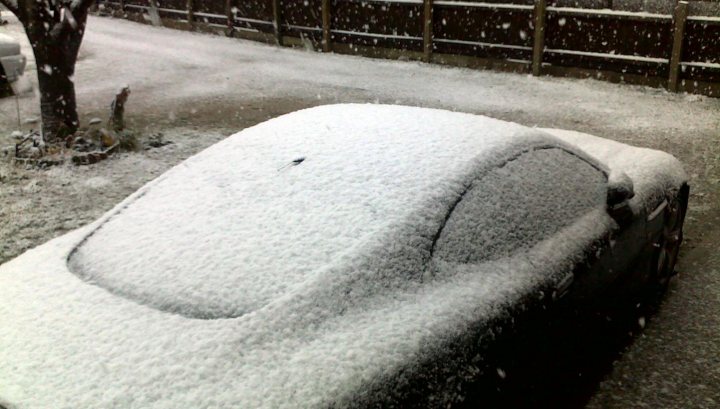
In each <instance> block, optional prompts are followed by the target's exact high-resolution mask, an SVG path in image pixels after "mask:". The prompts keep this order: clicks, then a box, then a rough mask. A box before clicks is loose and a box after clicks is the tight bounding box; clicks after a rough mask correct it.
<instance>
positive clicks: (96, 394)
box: [0, 105, 685, 408]
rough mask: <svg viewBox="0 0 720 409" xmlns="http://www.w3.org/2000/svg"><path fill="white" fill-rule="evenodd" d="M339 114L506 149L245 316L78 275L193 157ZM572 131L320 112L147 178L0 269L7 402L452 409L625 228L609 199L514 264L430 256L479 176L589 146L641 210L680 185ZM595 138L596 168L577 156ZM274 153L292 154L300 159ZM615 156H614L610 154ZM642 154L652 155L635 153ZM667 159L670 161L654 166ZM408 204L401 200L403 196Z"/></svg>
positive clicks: (657, 157) (472, 163)
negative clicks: (79, 253) (478, 133)
mask: <svg viewBox="0 0 720 409" xmlns="http://www.w3.org/2000/svg"><path fill="white" fill-rule="evenodd" d="M333 118H334V119H333ZM338 118H341V119H342V121H340V122H342V123H345V124H356V123H361V124H364V123H374V125H373V126H375V127H376V129H377V130H378V132H385V135H393V131H397V130H400V129H404V130H407V129H414V130H415V132H418V135H422V132H421V131H422V130H423V129H427V126H426V125H431V124H435V125H433V126H435V128H434V129H435V130H436V131H437V132H446V136H445V137H446V138H448V139H447V140H454V139H456V138H458V137H462V135H461V134H460V135H459V134H458V132H452V131H453V130H454V129H455V130H458V129H457V128H453V127H452V126H448V125H451V124H454V123H458V122H462V123H465V124H466V125H467V124H468V123H474V124H477V125H478V126H489V125H492V126H498V127H500V128H502V129H501V132H500V134H498V135H497V140H498V141H500V140H501V139H503V138H505V139H507V140H508V141H507V142H506V143H503V144H501V145H500V146H501V147H500V148H499V149H498V150H492V155H490V156H486V157H482V160H472V159H469V161H468V162H465V164H466V165H468V166H459V167H457V168H454V169H455V172H454V173H453V174H448V175H445V174H443V172H442V170H446V169H447V168H442V169H439V170H438V172H436V175H438V177H439V179H438V178H437V177H436V178H435V179H433V180H432V181H431V182H432V183H430V184H429V185H428V186H435V185H436V184H437V183H440V185H441V186H442V188H441V190H440V191H439V192H436V194H435V195H433V194H428V192H427V191H423V190H413V189H410V191H411V192H414V193H415V194H419V193H422V196H424V200H421V201H417V202H413V201H409V203H411V204H412V203H415V204H418V206H417V207H414V206H410V208H411V209H412V212H410V213H406V212H405V209H399V210H398V209H395V208H392V209H390V211H391V212H399V213H393V214H396V215H400V216H401V217H399V219H398V221H397V223H394V224H393V225H392V228H391V229H389V230H382V232H383V234H376V235H375V236H374V237H375V240H368V241H363V242H358V243H356V244H357V245H356V246H355V247H353V248H352V249H353V251H351V252H349V253H344V254H341V255H340V256H339V257H338V258H339V259H340V260H341V262H335V258H331V260H332V262H330V263H328V265H327V266H325V267H324V268H321V269H320V270H319V271H316V272H315V273H314V274H313V275H311V276H307V277H306V280H304V281H302V282H301V283H299V284H297V285H296V286H294V287H293V288H292V289H290V290H289V291H285V292H279V293H274V294H273V296H272V297H270V298H268V299H265V300H263V302H262V303H260V304H259V305H257V306H256V308H254V309H252V310H249V311H247V312H246V313H244V314H242V315H240V316H237V317H234V318H224V319H199V318H202V317H199V318H193V317H188V316H184V315H181V314H179V313H178V311H166V310H162V309H159V307H158V306H157V305H152V304H151V302H150V301H152V300H147V299H144V300H142V299H141V300H138V299H137V298H133V297H127V296H125V295H122V296H118V294H116V293H114V292H111V291H109V290H108V289H107V286H105V287H103V286H102V284H100V283H97V281H95V280H94V279H93V278H91V277H79V276H77V275H75V274H74V273H73V272H72V271H70V269H69V268H68V258H69V257H70V255H71V254H72V253H73V251H75V249H77V248H78V246H80V245H82V243H83V242H84V241H85V240H86V239H87V238H88V237H92V236H91V235H92V234H93V232H95V231H97V230H98V229H99V228H101V227H102V226H103V225H105V224H106V223H108V221H109V220H112V219H113V217H115V216H116V215H118V214H122V212H123V211H124V209H127V208H128V207H129V206H131V205H132V204H133V203H137V201H138V200H139V199H141V198H142V197H143V196H144V195H146V194H148V192H149V191H152V190H153V189H155V188H156V187H157V186H159V185H160V184H161V183H163V180H166V178H174V177H177V176H178V175H179V176H181V177H182V176H186V175H187V174H185V173H183V171H182V169H183V168H184V167H185V166H188V164H192V163H193V161H196V162H197V163H200V162H203V161H205V160H204V159H203V158H207V159H208V160H213V161H215V160H217V156H215V154H218V155H223V154H224V152H228V150H229V149H228V148H231V147H232V146H233V144H237V145H236V146H245V147H246V149H252V148H251V147H248V146H252V144H253V143H256V142H258V140H257V139H255V138H260V137H261V136H262V135H266V137H269V138H273V137H275V136H274V135H275V133H276V132H278V131H280V130H281V129H282V130H284V132H290V131H291V130H296V129H302V128H304V127H310V128H311V129H322V128H324V127H325V126H326V125H330V124H337V122H335V121H336V120H337V119H338ZM373 121H374V122H373ZM437 121H440V122H439V123H436V122H437ZM503 124H506V125H503ZM347 126H350V125H347ZM331 128H332V126H331ZM462 129H467V128H462ZM458 131H459V130H458ZM280 133H282V132H280ZM565 137H566V138H565V139H566V140H574V142H575V143H567V142H563V141H562V140H559V139H555V138H553V137H552V136H550V135H548V134H546V133H543V132H540V131H536V130H528V129H526V128H522V127H518V126H516V125H512V124H507V123H502V121H495V120H488V119H486V118H482V117H477V116H473V115H467V114H458V113H450V112H447V111H438V110H429V109H420V108H409V107H388V106H373V105H338V106H325V107H318V108H313V109H310V110H305V111H300V112H297V113H293V114H290V115H287V116H284V117H281V118H278V119H277V120H275V121H270V122H268V123H265V124H263V125H260V126H258V127H254V128H250V129H248V130H245V131H243V132H241V133H239V134H237V135H235V136H234V137H232V138H229V139H228V140H227V141H226V142H223V143H221V144H219V145H216V146H215V147H213V148H210V150H208V151H205V152H203V153H201V154H199V155H198V156H196V157H195V158H192V159H190V160H189V161H188V162H184V163H182V164H180V165H178V167H176V168H174V169H173V170H172V171H170V172H169V173H167V174H166V175H164V176H162V177H160V178H159V179H156V180H155V181H153V182H150V183H149V184H148V185H146V186H145V187H143V188H141V189H140V190H139V191H138V192H136V193H134V194H133V195H131V196H130V197H128V198H127V199H126V200H124V201H123V202H122V203H120V204H119V205H118V206H116V207H115V208H114V209H113V210H111V211H110V212H108V213H107V214H106V215H105V216H103V217H102V218H101V219H99V220H97V221H96V222H94V223H92V224H90V225H88V226H86V227H83V228H81V229H78V230H76V231H73V232H71V233H68V234H66V235H64V236H62V237H59V238H57V239H54V240H51V241H50V242H48V243H46V244H44V245H42V246H39V247H37V248H35V249H32V250H30V251H28V252H26V253H25V254H23V255H22V256H20V257H18V258H16V259H14V260H12V261H10V262H8V263H6V264H3V265H2V266H0V287H1V288H3V293H4V301H3V303H0V326H1V327H2V328H3V331H2V332H0V404H2V405H4V406H7V407H8V408H14V407H15V405H17V407H23V408H26V407H27V408H44V407H144V408H153V407H156V408H161V407H204V406H207V407H228V408H230V407H273V408H282V407H288V408H290V407H298V406H300V407H362V406H368V405H373V404H376V405H377V404H380V405H386V406H387V405H391V404H393V403H395V404H398V405H399V404H403V402H406V401H407V399H409V397H410V396H416V397H417V396H420V397H422V399H421V401H422V402H421V403H419V404H418V405H419V406H426V407H427V406H437V407H439V406H443V407H445V405H446V404H447V403H448V402H454V401H457V400H459V399H462V390H461V388H460V387H459V386H460V385H461V384H462V382H464V378H463V376H455V375H458V374H465V373H467V372H466V370H467V368H469V367H470V366H472V365H474V362H476V360H477V359H480V360H482V359H483V356H482V355H480V356H479V358H478V355H477V354H478V352H477V350H476V349H477V347H478V345H484V344H485V343H487V342H492V340H493V339H494V338H495V336H494V334H495V331H496V328H497V327H496V324H497V323H502V324H503V325H511V323H512V320H513V317H514V316H516V315H517V314H519V313H520V312H521V311H523V310H526V309H528V308H535V307H537V305H539V304H542V303H546V302H552V300H553V297H552V293H553V291H555V290H557V289H562V288H564V287H565V286H566V285H567V277H568V275H569V274H573V273H574V272H575V271H576V270H577V266H578V265H579V264H581V263H583V262H585V261H586V260H587V258H588V251H589V250H590V249H592V248H593V245H595V244H596V243H597V242H598V240H602V239H603V238H604V237H608V236H609V235H610V234H611V232H613V231H614V230H616V229H617V228H618V225H617V223H616V222H615V221H614V220H613V219H612V218H611V217H610V216H609V215H608V213H607V212H606V211H605V209H604V208H602V206H598V207H597V208H593V209H591V210H590V211H588V212H586V213H584V214H583V215H582V216H581V217H579V218H578V219H576V220H574V221H573V222H572V223H569V224H567V225H563V226H562V228H560V230H558V231H557V232H556V233H554V234H551V235H549V236H547V237H543V238H542V239H541V240H540V241H537V242H533V244H532V246H531V247H530V248H527V249H523V251H520V252H518V253H513V254H512V255H510V256H507V255H506V256H503V257H499V258H490V259H483V260H479V261H478V262H477V263H456V262H448V261H447V260H442V259H438V258H433V257H432V251H431V249H432V243H433V241H434V240H433V237H434V234H435V233H436V232H438V231H440V230H441V228H442V226H443V222H444V221H445V220H446V219H447V218H448V214H452V210H453V204H454V203H457V202H458V200H459V199H461V196H462V193H463V191H465V190H466V189H465V188H466V187H467V186H469V185H470V184H471V183H472V181H474V180H477V179H478V178H479V177H481V176H482V175H483V174H484V173H486V172H487V171H488V170H492V169H497V168H499V167H501V166H502V165H503V164H505V163H507V162H508V160H510V158H512V157H516V156H518V154H519V152H523V151H529V150H533V149H535V148H539V147H543V146H545V147H547V146H552V147H562V148H563V149H567V150H568V151H572V152H577V153H578V155H583V156H588V160H589V161H590V162H599V163H603V162H605V163H607V162H610V163H609V164H608V165H609V168H610V169H611V170H619V171H623V172H626V173H627V174H628V175H630V177H631V178H632V177H633V175H634V176H635V177H636V179H633V182H634V183H635V191H636V195H635V197H634V198H633V199H632V200H631V201H630V205H631V207H632V208H633V211H636V212H642V211H645V209H646V207H648V206H650V205H649V204H648V203H646V202H644V200H646V199H652V198H657V197H660V196H661V195H663V194H665V193H666V191H667V189H666V188H667V185H669V184H671V183H672V182H679V183H683V182H684V181H685V175H684V173H683V172H682V168H681V167H680V165H679V163H678V162H677V161H676V160H674V158H671V157H669V155H666V154H662V153H660V152H656V151H648V150H639V151H640V155H638V154H637V153H638V150H637V148H632V147H629V146H627V145H622V144H617V143H610V142H609V141H607V143H605V142H603V140H600V139H599V138H594V137H590V136H587V137H584V136H581V135H571V136H567V135H565ZM388 138H390V136H388ZM410 140H411V141H412V140H415V141H416V143H419V144H421V143H422V142H423V140H422V139H417V138H414V139H413V138H411V139H410ZM442 140H446V139H444V138H443V139H442ZM514 141H521V143H520V144H514ZM381 142H383V139H382V138H379V139H377V141H376V142H375V143H381ZM583 144H584V145H585V148H584V151H585V152H586V153H587V154H589V155H592V156H593V157H595V158H598V159H599V161H596V160H595V159H592V158H591V157H590V156H589V155H585V154H584V153H583V151H582V150H579V149H578V148H577V146H581V147H582V146H583ZM438 147H441V148H442V144H441V145H439V146H436V148H438ZM280 149H284V148H280ZM443 149H446V148H443ZM230 151H232V149H230ZM243 151H244V150H242V149H241V150H235V152H243ZM458 151H462V149H458ZM420 152H423V151H418V155H419V154H420ZM424 152H432V149H431V150H425V151H424ZM486 152H490V151H486ZM280 153H281V154H280V155H278V157H279V158H282V159H283V160H282V161H281V162H287V161H291V160H292V159H293V158H295V157H298V156H300V155H303V152H290V153H291V154H288V152H280ZM453 153H455V152H453ZM605 153H608V154H609V155H610V154H611V155H610V156H612V157H613V158H614V160H615V162H613V161H612V160H609V161H604V160H603V159H602V155H603V154H605ZM203 155H205V156H203ZM411 157H412V156H411ZM468 157H472V158H474V156H471V155H468ZM638 157H642V158H643V159H647V160H650V162H648V163H644V162H643V161H638V160H632V159H633V158H635V159H637V158H638ZM286 158H287V159H286ZM307 158H308V159H306V160H311V156H310V155H307ZM441 162H443V161H438V162H437V163H441ZM225 163H227V164H235V163H236V162H235V161H226V162H225ZM407 163H411V162H407ZM417 163H418V162H414V164H417ZM420 163H422V160H421V161H420ZM426 163H428V164H429V163H432V161H429V162H426ZM613 163H614V164H615V167H613V166H612V165H613ZM658 163H659V164H660V165H661V167H658V168H655V167H654V166H656V164H658ZM281 165H282V163H281ZM620 165H622V166H620ZM302 166H303V165H298V167H297V168H296V169H293V170H300V169H301V167H302ZM276 169H277V168H275V169H274V170H275V171H276V172H277V170H276ZM360 170H362V169H358V174H362V172H360ZM406 172H407V173H408V174H411V173H412V172H413V169H411V168H410V169H407V170H406ZM655 173H657V174H656V175H655V176H653V175H654V174H655ZM181 179H182V178H180V180H181ZM390 179H394V178H390ZM419 180H420V181H423V180H425V179H424V178H420V179H419ZM443 180H445V181H447V180H453V183H445V184H443V183H441V182H442V181H443ZM418 183H420V182H418ZM398 191H403V192H405V189H402V188H399V189H398ZM405 193H407V192H405ZM408 197H410V198H411V197H412V195H404V196H402V202H405V201H406V199H407V198H408ZM419 204H421V205H419ZM653 206H655V204H653V205H652V206H650V207H653ZM653 208H654V207H653ZM330 220H331V219H330ZM326 223H327V221H326ZM280 225H281V224H280V223H278V226H280ZM295 234H299V233H295ZM370 255H371V256H370ZM428 272H429V274H428ZM98 284H100V285H98ZM138 301H142V302H138Z"/></svg>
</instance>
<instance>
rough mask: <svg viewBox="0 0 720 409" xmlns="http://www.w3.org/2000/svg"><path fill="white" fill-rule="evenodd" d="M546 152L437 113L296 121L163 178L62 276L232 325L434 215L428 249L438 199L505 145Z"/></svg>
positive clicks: (323, 114)
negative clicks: (421, 215) (424, 215)
mask: <svg viewBox="0 0 720 409" xmlns="http://www.w3.org/2000/svg"><path fill="white" fill-rule="evenodd" d="M533 133H534V134H533ZM557 143H559V142H558V141H557V140H555V139H553V138H550V137H548V136H547V135H543V134H542V133H540V132H537V131H534V132H533V131H530V130H528V129H527V128H523V127H521V126H519V125H515V124H510V123H507V122H501V121H497V120H493V119H490V118H485V117H479V116H472V115H467V114H451V113H448V112H444V111H438V110H428V109H420V108H408V107H397V106H378V105H365V106H362V105H360V106H357V105H356V106H353V105H339V106H329V107H322V108H316V109H312V110H307V111H301V112H297V113H294V114H290V115H286V116H283V117H280V118H277V119H274V120H271V121H268V122H266V123H264V124H261V125H259V126H256V127H253V128H250V129H248V130H246V131H243V132H241V133H239V134H237V135H234V136H232V137H230V138H228V139H227V140H225V141H223V142H221V143H219V144H217V145H215V146H214V147H211V148H210V149H208V150H206V151H204V152H203V153H201V154H199V155H197V156H195V157H194V158H192V159H190V160H188V161H185V162H184V163H183V164H182V165H181V166H178V167H176V168H174V169H173V170H172V171H170V172H168V173H167V174H166V175H164V176H163V177H162V178H161V179H160V180H158V182H157V183H155V184H154V185H153V186H152V188H150V189H147V190H145V191H144V193H143V194H142V196H140V197H138V198H137V199H136V200H134V201H132V202H131V203H128V204H127V205H126V206H125V207H124V208H122V209H121V210H120V211H118V212H117V213H115V214H114V215H113V216H112V217H111V218H110V219H109V220H107V221H106V222H105V223H104V224H103V225H102V226H100V227H99V228H98V229H97V230H95V231H94V232H93V233H92V235H90V237H89V238H88V239H87V240H86V241H85V242H84V243H83V244H82V245H81V246H79V247H78V249H77V251H76V252H75V253H74V254H73V256H72V257H71V258H70V265H71V269H72V270H73V271H74V272H76V273H77V274H78V275H80V276H81V277H83V278H84V279H86V280H88V281H91V282H93V283H95V284H97V285H100V286H102V287H104V288H107V289H108V290H110V291H112V292H114V293H116V294H119V295H122V296H125V297H128V298H131V299H133V300H137V301H138V302H140V303H143V304H147V305H151V306H153V307H155V308H158V309H161V310H164V311H169V312H174V313H178V314H182V315H186V316H189V317H197V318H228V317H237V316H241V315H243V314H246V313H248V312H251V311H254V310H256V309H258V308H261V307H262V306H264V305H266V304H267V303H269V302H270V301H272V300H274V299H277V298H279V297H282V296H283V295H285V294H288V293H291V292H292V291H293V290H295V289H297V288H298V287H299V286H301V285H303V283H306V282H307V281H309V280H312V279H313V277H315V276H316V275H317V274H319V273H320V272H321V271H323V270H327V269H332V268H336V267H339V266H342V265H345V264H347V263H348V256H350V255H352V254H358V253H359V252H360V250H359V249H360V248H362V247H363V246H367V245H368V244H370V243H371V242H377V241H378V240H379V238H381V237H386V236H387V235H388V234H391V233H394V232H395V231H397V230H398V229H397V226H398V225H399V224H402V223H406V222H407V220H408V218H409V217H411V216H412V215H415V214H416V213H418V209H425V208H431V209H432V208H434V209H435V210H437V211H436V212H435V214H434V217H435V219H436V221H438V223H435V224H433V223H432V220H430V221H425V222H423V223H420V224H419V226H420V227H422V228H424V229H427V230H426V231H424V232H421V233H422V234H424V235H426V236H428V237H432V236H433V235H434V234H435V232H436V230H437V228H438V226H439V221H440V220H442V218H443V217H444V211H446V210H444V209H446V208H447V201H448V200H449V199H450V198H452V197H454V196H448V195H447V193H446V192H447V191H453V190H457V189H458V186H460V185H461V183H463V181H464V178H465V175H466V174H467V173H468V172H469V171H470V170H471V169H473V167H476V166H478V163H480V162H482V161H487V160H488V159H489V157H492V155H494V156H496V157H501V156H502V152H503V151H507V150H508V149H509V148H511V147H513V146H515V149H519V148H518V147H519V146H533V145H541V144H557ZM510 150H511V151H512V149H510ZM511 153H514V152H511ZM294 161H295V162H294ZM496 200H499V198H496ZM428 217H433V216H428ZM433 226H435V227H433ZM433 229H435V230H433ZM414 273H415V274H419V273H420V272H414ZM412 279H417V277H414V278H413V277H408V280H412Z"/></svg>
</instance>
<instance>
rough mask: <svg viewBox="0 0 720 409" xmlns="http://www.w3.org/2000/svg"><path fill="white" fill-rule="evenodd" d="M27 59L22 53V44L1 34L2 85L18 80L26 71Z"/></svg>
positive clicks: (0, 66)
mask: <svg viewBox="0 0 720 409" xmlns="http://www.w3.org/2000/svg"><path fill="white" fill-rule="evenodd" d="M26 62H27V59H26V58H25V56H24V55H23V54H22V53H21V52H20V43H18V42H17V40H15V39H14V38H12V37H10V36H9V35H6V34H0V84H2V83H10V82H13V81H15V80H17V79H18V78H19V77H20V76H21V75H22V74H23V72H24V71H25V63H26Z"/></svg>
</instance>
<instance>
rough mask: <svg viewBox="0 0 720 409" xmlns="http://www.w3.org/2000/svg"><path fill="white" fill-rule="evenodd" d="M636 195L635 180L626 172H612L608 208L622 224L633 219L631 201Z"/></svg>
mask: <svg viewBox="0 0 720 409" xmlns="http://www.w3.org/2000/svg"><path fill="white" fill-rule="evenodd" d="M634 196H635V190H634V188H633V182H632V179H630V177H629V176H628V175H627V174H625V172H611V173H610V176H609V177H608V185H607V210H608V213H609V214H610V216H612V218H613V219H615V221H616V222H618V224H620V225H624V224H626V223H627V222H629V221H630V220H632V210H631V209H630V205H629V201H630V199H632V198H633V197H634Z"/></svg>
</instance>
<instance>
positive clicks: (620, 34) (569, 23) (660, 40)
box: [101, 0, 720, 97]
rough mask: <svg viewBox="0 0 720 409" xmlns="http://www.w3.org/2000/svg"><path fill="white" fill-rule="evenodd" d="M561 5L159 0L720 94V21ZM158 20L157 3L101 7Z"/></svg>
mask: <svg viewBox="0 0 720 409" xmlns="http://www.w3.org/2000/svg"><path fill="white" fill-rule="evenodd" d="M552 1H553V0H534V1H533V0H526V1H523V0H518V2H517V3H495V2H488V1H463V0H157V3H156V4H157V5H156V6H155V8H156V10H157V12H158V14H159V15H160V17H161V19H162V21H163V24H165V25H169V26H173V27H177V28H191V29H196V30H207V31H212V30H213V29H214V30H218V29H222V31H223V33H224V34H225V35H230V36H238V37H243V38H248V39H252V40H258V41H264V42H267V43H275V44H278V45H288V46H296V47H305V48H308V49H313V50H318V51H323V52H330V51H333V52H338V53H351V54H360V55H366V56H371V57H384V58H400V57H404V58H409V59H417V60H423V61H427V62H434V63H440V64H449V65H459V66H468V67H480V68H492V69H500V70H507V71H515V72H531V73H532V74H533V75H557V76H571V77H592V78H597V79H604V80H609V81H613V82H624V83H630V84H641V85H650V86H656V87H666V88H667V89H669V90H671V91H684V92H692V93H699V94H705V95H709V96H715V97H720V17H710V16H707V17H706V16H689V15H688V2H687V1H679V2H678V3H677V5H676V8H675V11H674V13H673V14H672V15H670V14H667V15H666V14H656V13H644V12H630V11H618V10H608V9H580V8H570V7H557V6H554V5H553V4H552ZM101 4H103V5H104V6H105V8H106V9H109V10H110V11H112V12H114V13H116V14H121V15H122V16H125V17H127V18H131V19H135V20H137V21H148V20H149V17H148V16H147V14H148V13H149V12H150V11H151V8H152V7H153V5H151V2H150V1H149V0H113V1H101Z"/></svg>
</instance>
